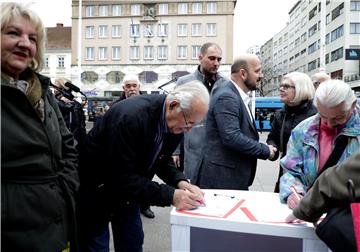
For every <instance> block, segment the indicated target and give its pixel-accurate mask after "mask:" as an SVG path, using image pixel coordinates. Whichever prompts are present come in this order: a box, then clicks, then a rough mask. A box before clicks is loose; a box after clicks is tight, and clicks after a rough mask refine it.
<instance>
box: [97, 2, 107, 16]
mask: <svg viewBox="0 0 360 252" xmlns="http://www.w3.org/2000/svg"><path fill="white" fill-rule="evenodd" d="M108 12H109V7H108V6H107V5H100V6H99V16H101V17H107V16H108V15H109V13H108Z"/></svg>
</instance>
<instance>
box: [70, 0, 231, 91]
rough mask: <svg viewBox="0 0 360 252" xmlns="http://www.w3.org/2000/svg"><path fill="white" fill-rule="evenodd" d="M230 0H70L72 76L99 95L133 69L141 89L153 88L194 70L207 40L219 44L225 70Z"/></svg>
mask: <svg viewBox="0 0 360 252" xmlns="http://www.w3.org/2000/svg"><path fill="white" fill-rule="evenodd" d="M79 4H81V11H80V15H79ZM235 4H236V1H230V0H211V1H206V0H205V1H189V0H181V1H175V0H157V1H139V0H132V1H128V0H113V1H106V0H83V1H80V2H79V1H78V0H73V1H72V20H73V21H72V27H73V29H72V44H71V47H72V60H71V64H72V67H73V71H72V79H73V80H74V83H77V84H78V85H80V86H81V88H82V89H84V90H94V89H96V90H97V91H98V95H105V96H108V95H113V94H114V91H115V92H116V91H119V90H121V87H120V85H119V84H120V83H121V81H122V79H123V77H124V76H125V75H126V74H138V75H139V77H140V80H141V82H142V83H143V85H142V89H143V90H153V89H156V87H157V86H158V85H160V84H162V83H164V82H166V81H168V80H171V79H173V78H175V77H179V76H181V75H184V74H187V73H189V72H192V71H194V69H195V68H196V66H197V64H198V59H197V57H198V54H199V50H200V47H201V45H202V44H204V43H206V42H215V43H218V44H219V45H220V46H221V47H222V49H223V62H222V63H223V65H222V67H221V69H220V71H224V72H229V71H230V65H231V63H232V57H233V51H232V50H233V34H232V31H233V15H234V8H235ZM79 24H80V25H79Z"/></svg>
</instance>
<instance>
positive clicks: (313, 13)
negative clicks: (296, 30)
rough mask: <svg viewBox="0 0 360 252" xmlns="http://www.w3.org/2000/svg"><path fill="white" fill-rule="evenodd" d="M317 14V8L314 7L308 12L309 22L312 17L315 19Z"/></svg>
mask: <svg viewBox="0 0 360 252" xmlns="http://www.w3.org/2000/svg"><path fill="white" fill-rule="evenodd" d="M316 14H317V6H315V7H314V8H313V9H312V10H311V11H310V12H309V20H311V19H312V18H313V17H315V16H316Z"/></svg>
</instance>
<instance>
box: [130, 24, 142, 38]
mask: <svg viewBox="0 0 360 252" xmlns="http://www.w3.org/2000/svg"><path fill="white" fill-rule="evenodd" d="M139 36H140V25H139V24H131V25H130V37H132V38H133V37H139Z"/></svg>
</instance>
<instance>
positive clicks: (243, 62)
mask: <svg viewBox="0 0 360 252" xmlns="http://www.w3.org/2000/svg"><path fill="white" fill-rule="evenodd" d="M262 78H263V74H262V72H261V62H260V59H259V58H258V57H257V56H256V55H252V54H245V55H241V56H240V57H239V58H238V59H237V60H235V62H234V63H233V65H232V66H231V80H230V81H228V82H227V83H226V84H225V85H224V86H222V87H221V88H218V89H216V90H215V92H214V93H213V95H212V97H211V101H210V105H209V111H208V115H207V118H206V138H205V146H206V148H205V158H204V166H203V167H202V168H201V171H200V174H199V186H200V187H202V188H212V189H235V190H248V188H249V186H251V184H252V182H253V180H254V177H255V172H256V164H257V159H258V158H260V159H268V158H271V157H273V156H274V154H275V152H274V151H276V149H275V148H274V147H273V146H271V145H267V144H263V143H259V134H258V132H257V130H256V126H255V121H254V118H253V117H252V115H251V112H250V109H249V107H248V103H249V101H250V97H249V96H248V93H249V92H250V91H252V90H255V89H256V88H257V83H258V82H259V81H260V80H261V79H262Z"/></svg>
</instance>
